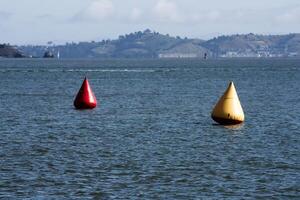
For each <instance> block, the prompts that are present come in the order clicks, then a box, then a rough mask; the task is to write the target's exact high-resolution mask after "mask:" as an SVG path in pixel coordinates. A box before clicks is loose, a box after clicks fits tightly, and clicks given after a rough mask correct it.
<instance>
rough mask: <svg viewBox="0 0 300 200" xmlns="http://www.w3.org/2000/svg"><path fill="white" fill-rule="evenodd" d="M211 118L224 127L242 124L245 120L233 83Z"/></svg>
mask: <svg viewBox="0 0 300 200" xmlns="http://www.w3.org/2000/svg"><path fill="white" fill-rule="evenodd" d="M211 117H212V119H213V120H215V121H216V122H218V123H219V124H222V125H234V124H240V123H242V122H243V121H244V120H245V116H244V111H243V108H242V106H241V103H240V100H239V97H238V95H237V93H236V90H235V87H234V84H233V82H230V83H229V86H228V88H227V90H226V91H225V93H224V94H223V96H222V97H221V98H220V100H219V101H218V103H217V105H216V106H215V108H214V109H213V111H212V114H211Z"/></svg>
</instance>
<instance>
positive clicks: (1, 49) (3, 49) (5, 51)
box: [0, 44, 24, 58]
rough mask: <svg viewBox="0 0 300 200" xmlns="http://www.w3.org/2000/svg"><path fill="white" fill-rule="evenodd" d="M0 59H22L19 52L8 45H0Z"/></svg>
mask: <svg viewBox="0 0 300 200" xmlns="http://www.w3.org/2000/svg"><path fill="white" fill-rule="evenodd" d="M0 57H4V58H22V57H24V56H23V55H22V53H21V52H20V51H18V50H17V49H16V48H15V47H12V46H10V45H8V44H0Z"/></svg>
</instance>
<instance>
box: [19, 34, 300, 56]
mask: <svg viewBox="0 0 300 200" xmlns="http://www.w3.org/2000/svg"><path fill="white" fill-rule="evenodd" d="M18 49H19V50H20V51H22V52H24V53H25V54H26V55H28V56H31V57H43V55H44V53H45V52H46V51H50V52H52V53H53V54H54V55H57V53H58V52H59V54H60V57H61V58H174V57H175V58H177V57H180V58H193V57H199V58H203V57H204V55H207V56H208V58H209V57H215V58H217V57H300V34H289V35H256V34H252V33H250V34H243V35H231V36H220V37H217V38H213V39H211V40H207V41H204V40H200V39H188V38H180V37H179V36H177V37H173V36H170V35H168V34H166V35H164V34H160V33H158V32H152V31H150V30H149V29H147V30H145V31H143V32H142V31H138V32H135V33H130V34H126V35H121V36H119V38H118V39H115V40H102V41H99V42H94V41H92V42H79V43H67V44H65V45H49V46H32V45H27V46H19V47H18Z"/></svg>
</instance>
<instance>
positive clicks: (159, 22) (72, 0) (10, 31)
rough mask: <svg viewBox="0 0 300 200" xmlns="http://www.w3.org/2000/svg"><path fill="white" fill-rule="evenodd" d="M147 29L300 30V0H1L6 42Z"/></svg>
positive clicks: (186, 33) (1, 39)
mask: <svg viewBox="0 0 300 200" xmlns="http://www.w3.org/2000/svg"><path fill="white" fill-rule="evenodd" d="M147 28H149V29H150V30H153V31H157V32H160V33H163V34H167V33H168V34H170V35H172V36H180V37H189V38H200V39H210V38H212V37H216V36H220V35H230V34H243V33H256V34H287V33H300V0H49V1H45V0H0V43H10V44H13V45H21V44H34V45H36V44H46V43H47V42H48V41H53V42H54V43H55V44H64V43H65V42H79V41H100V40H102V39H116V38H117V37H118V36H119V35H124V34H127V33H131V32H135V31H143V30H145V29H147Z"/></svg>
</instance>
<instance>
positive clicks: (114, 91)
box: [0, 59, 300, 199]
mask: <svg viewBox="0 0 300 200" xmlns="http://www.w3.org/2000/svg"><path fill="white" fill-rule="evenodd" d="M84 76H87V77H88V78H89V82H90V84H91V86H92V89H93V91H94V93H95V95H96V97H97V100H98V103H100V104H99V106H98V107H97V108H96V109H94V110H85V111H78V110H75V109H74V108H73V105H72V104H73V100H74V97H75V95H76V93H77V91H78V89H79V88H80V86H81V83H82V81H83V78H84ZM229 81H234V83H235V86H236V89H237V91H238V94H239V97H240V100H241V103H242V106H243V108H244V112H245V115H246V121H245V123H244V124H243V125H242V126H240V127H223V126H218V125H215V124H214V122H213V121H212V120H211V118H210V112H211V110H212V108H213V106H214V104H215V103H216V102H217V100H218V98H219V97H220V96H221V95H222V93H223V92H224V90H225V89H226V87H227V85H228V83H229ZM299 85H300V60H297V59H290V60H284V59H273V60H264V59H254V60H250V59H237V60H234V59H232V60H208V61H203V60H42V59H35V60H30V59H29V60H26V59H25V60H23V59H20V60H6V59H2V60H0V86H1V87H0V113H1V117H0V125H1V126H0V198H1V199H297V198H299V196H300V188H299V185H300V184H299V183H300V182H299V180H300V175H299V172H300V153H299V152H300V135H299V134H300V131H299V129H300V117H299V113H300V90H299Z"/></svg>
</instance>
